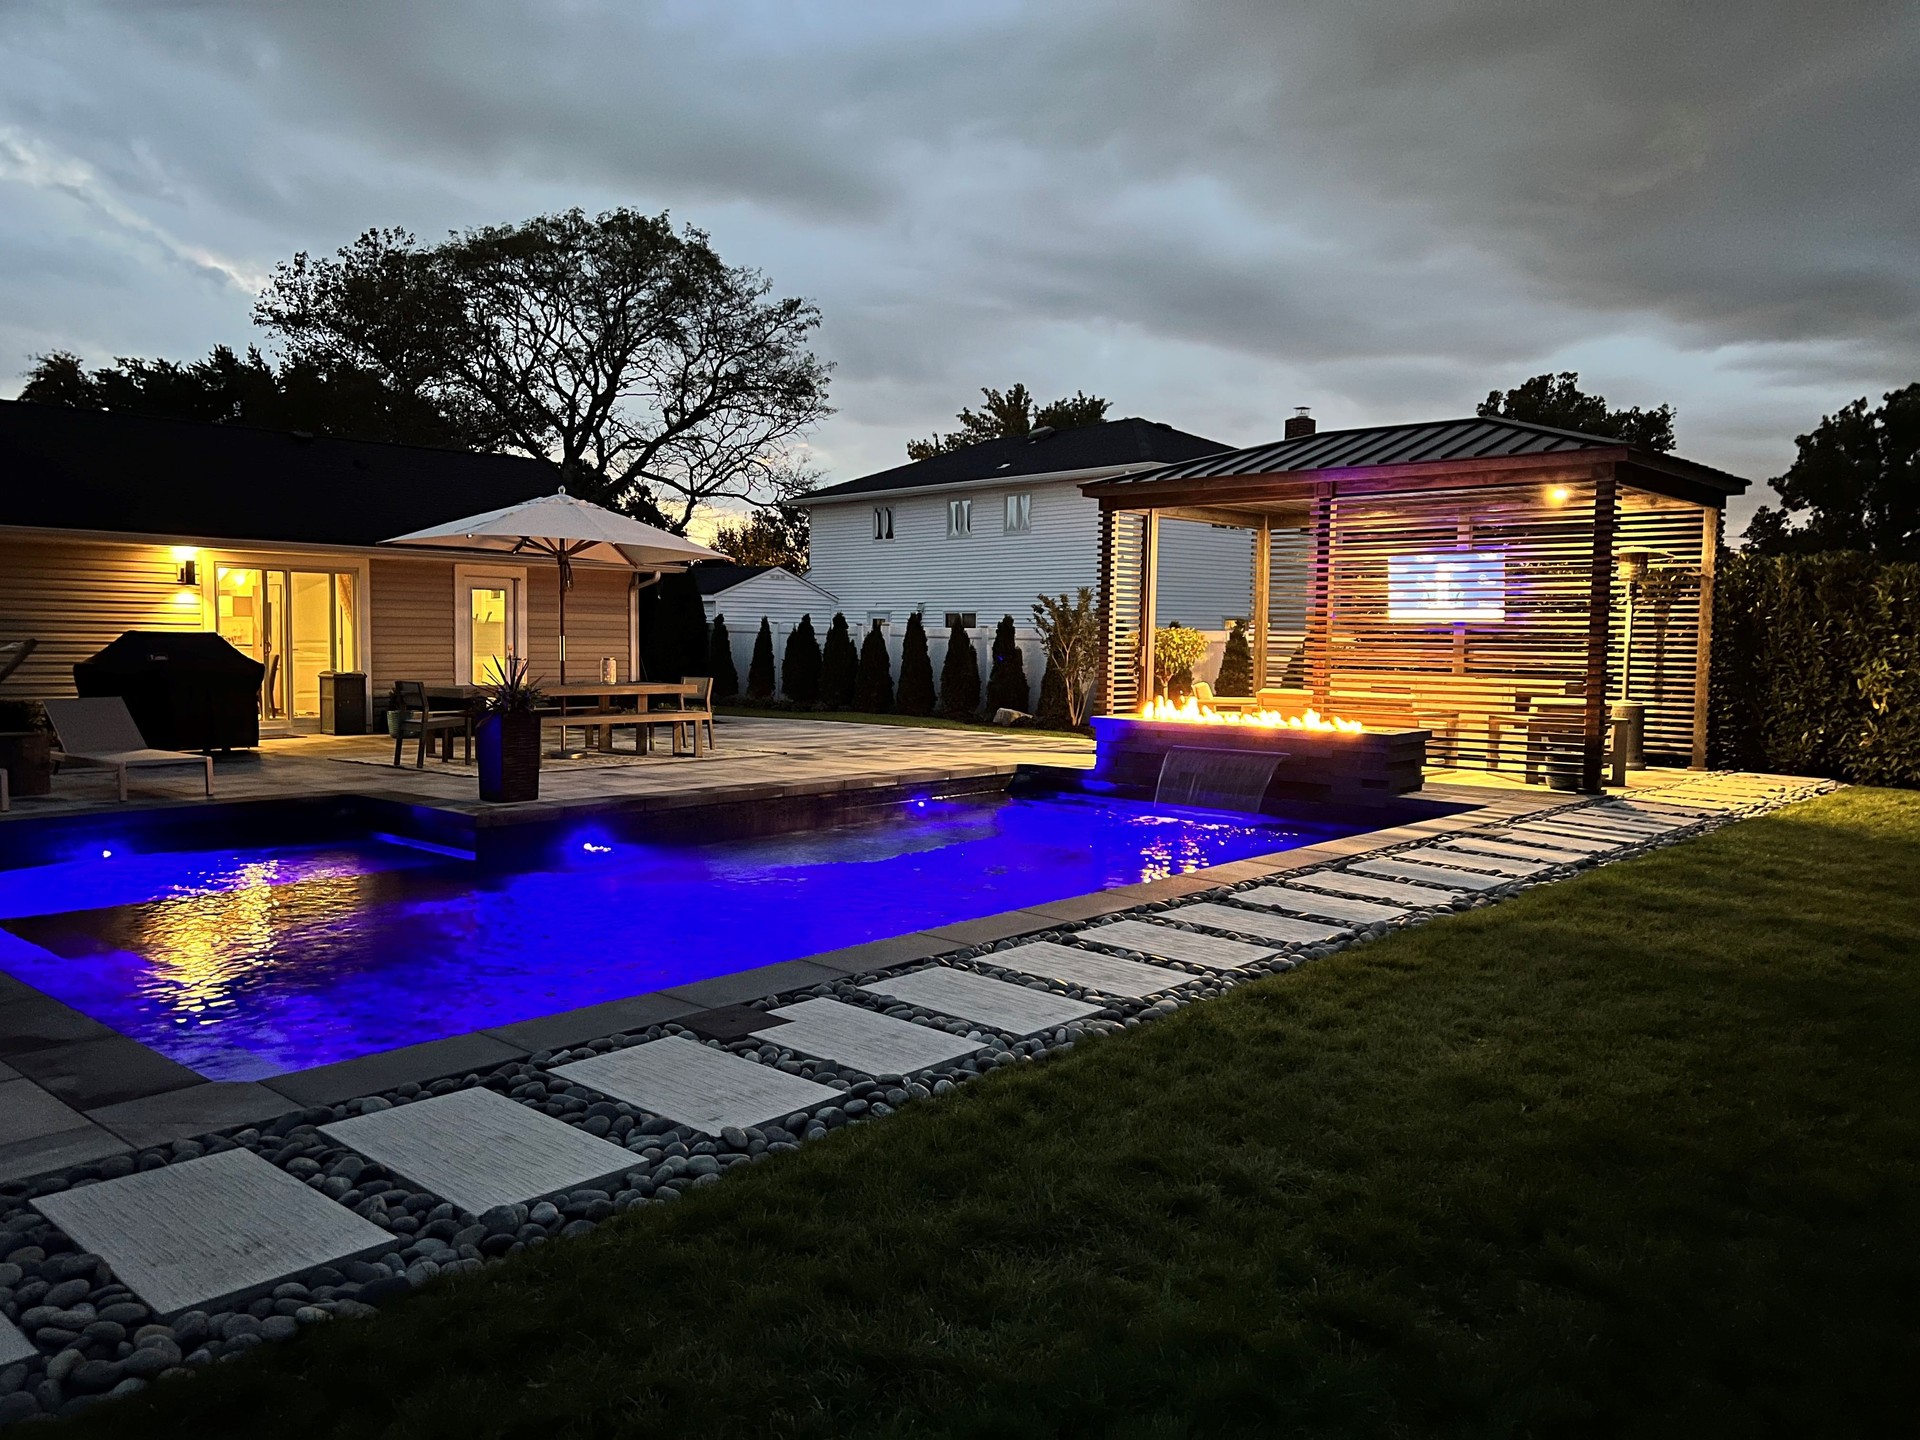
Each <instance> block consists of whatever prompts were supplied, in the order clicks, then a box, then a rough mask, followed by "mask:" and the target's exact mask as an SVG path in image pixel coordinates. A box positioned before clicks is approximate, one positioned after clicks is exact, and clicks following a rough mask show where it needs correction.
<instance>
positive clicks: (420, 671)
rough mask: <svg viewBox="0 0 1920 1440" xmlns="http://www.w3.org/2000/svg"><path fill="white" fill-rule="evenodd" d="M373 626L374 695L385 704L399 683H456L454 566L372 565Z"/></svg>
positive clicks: (447, 563)
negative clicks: (391, 690)
mask: <svg viewBox="0 0 1920 1440" xmlns="http://www.w3.org/2000/svg"><path fill="white" fill-rule="evenodd" d="M369 571H370V578H371V580H372V589H373V596H372V603H371V604H370V605H369V607H368V609H367V619H368V621H369V623H370V624H371V626H372V633H373V654H372V656H371V661H372V666H373V670H372V676H371V678H370V680H369V681H368V684H369V687H370V693H371V695H373V696H374V697H378V698H382V699H384V697H385V695H386V693H387V691H389V690H390V689H392V688H393V682H394V681H396V680H424V681H426V682H427V683H429V684H433V685H448V684H453V683H456V682H458V681H460V680H462V679H464V678H465V677H464V676H461V675H458V674H456V673H455V671H456V670H457V669H458V668H459V667H458V664H457V662H456V661H455V659H454V654H453V647H454V636H453V562H452V561H450V560H442V559H421V560H386V559H375V560H373V561H372V562H370V566H369Z"/></svg>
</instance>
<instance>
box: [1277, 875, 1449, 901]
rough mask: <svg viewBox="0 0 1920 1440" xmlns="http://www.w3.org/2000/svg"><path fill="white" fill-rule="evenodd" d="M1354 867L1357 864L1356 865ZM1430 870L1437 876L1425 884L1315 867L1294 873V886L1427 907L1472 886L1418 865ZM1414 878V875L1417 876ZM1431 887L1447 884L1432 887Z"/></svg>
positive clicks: (1447, 899)
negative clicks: (1306, 871) (1304, 871)
mask: <svg viewBox="0 0 1920 1440" xmlns="http://www.w3.org/2000/svg"><path fill="white" fill-rule="evenodd" d="M1355 868H1357V867H1355ZM1418 868H1424V869H1428V870H1430V871H1431V873H1432V874H1433V875H1434V876H1436V877H1439V878H1436V879H1434V880H1432V881H1430V882H1428V883H1427V884H1422V885H1409V884H1407V883H1406V882H1405V880H1404V879H1402V880H1382V879H1380V878H1379V875H1378V873H1377V872H1376V873H1375V874H1371V875H1368V874H1360V875H1356V874H1354V873H1353V870H1351V869H1349V870H1317V871H1315V872H1314V873H1312V874H1310V875H1296V876H1294V877H1293V881H1292V883H1293V884H1295V885H1311V886H1312V887H1313V888H1314V889H1316V890H1331V891H1333V892H1334V894H1336V895H1358V896H1359V897H1360V898H1361V899H1363V900H1392V901H1397V902H1398V903H1400V904H1402V905H1412V906H1415V907H1416V908H1418V909H1422V910H1430V909H1432V908H1433V907H1434V906H1436V905H1446V904H1449V903H1450V902H1451V901H1453V900H1454V899H1455V898H1456V897H1457V895H1458V893H1459V891H1461V890H1467V889H1471V888H1472V887H1471V886H1468V885H1461V884H1458V883H1456V882H1457V878H1458V877H1456V876H1452V875H1448V874H1446V872H1445V871H1441V870H1433V869H1432V867H1418ZM1416 878H1417V877H1416ZM1434 886H1442V887H1448V888H1443V889H1434V888H1432V887H1434Z"/></svg>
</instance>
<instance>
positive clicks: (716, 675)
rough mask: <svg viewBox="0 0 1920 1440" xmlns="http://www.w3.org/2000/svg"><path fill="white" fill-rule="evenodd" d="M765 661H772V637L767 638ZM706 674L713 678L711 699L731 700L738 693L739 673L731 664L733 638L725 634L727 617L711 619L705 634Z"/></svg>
mask: <svg viewBox="0 0 1920 1440" xmlns="http://www.w3.org/2000/svg"><path fill="white" fill-rule="evenodd" d="M767 659H768V660H772V659H773V637H772V636H771V635H769V636H768V637H767ZM707 673H708V674H709V675H711V676H713V698H714V699H716V700H731V699H733V697H734V696H736V695H738V694H739V693H740V671H739V670H738V669H737V668H736V667H735V666H734V663H733V637H732V636H731V635H729V634H727V617H726V616H724V615H716V616H714V617H713V628H712V629H711V630H709V631H708V632H707Z"/></svg>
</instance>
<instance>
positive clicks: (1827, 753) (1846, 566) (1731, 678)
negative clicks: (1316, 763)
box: [1708, 553, 1920, 787]
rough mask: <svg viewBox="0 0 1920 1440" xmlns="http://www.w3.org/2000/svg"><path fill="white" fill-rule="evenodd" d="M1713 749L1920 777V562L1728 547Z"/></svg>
mask: <svg viewBox="0 0 1920 1440" xmlns="http://www.w3.org/2000/svg"><path fill="white" fill-rule="evenodd" d="M1709 705H1710V728H1709V731H1708V737H1709V738H1708V757H1709V760H1710V762H1711V763H1712V764H1713V765H1714V766H1716V767H1721V768H1728V769H1738V770H1763V771H1773V772H1777V773H1786V774H1794V775H1824V776H1828V777H1830V778H1832V779H1835V780H1854V781H1859V782H1861V783H1863V784H1871V785H1902V786H1908V787H1920V565H1916V564H1912V563H1900V564H1883V563H1880V562H1877V561H1875V560H1873V559H1871V558H1870V557H1868V556H1865V555H1859V554H1853V553H1836V554H1826V555H1797V556H1796V555H1782V556H1773V555H1750V554H1723V555H1722V557H1721V560H1720V565H1719V570H1718V573H1717V575H1716V576H1715V580H1714V595H1713V672H1712V685H1711V691H1710V695H1709Z"/></svg>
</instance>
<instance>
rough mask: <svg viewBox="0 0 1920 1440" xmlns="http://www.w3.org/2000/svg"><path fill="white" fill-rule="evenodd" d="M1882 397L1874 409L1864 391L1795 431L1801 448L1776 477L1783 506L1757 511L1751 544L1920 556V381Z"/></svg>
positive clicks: (1780, 549) (1765, 550)
mask: <svg viewBox="0 0 1920 1440" xmlns="http://www.w3.org/2000/svg"><path fill="white" fill-rule="evenodd" d="M1880 398H1881V402H1882V403H1881V405H1880V408H1879V409H1877V410H1869V409H1868V408H1867V399H1866V397H1865V396H1864V395H1863V396H1861V397H1860V398H1859V399H1858V400H1856V401H1854V402H1853V403H1852V404H1851V405H1846V406H1843V407H1842V408H1841V409H1840V410H1839V411H1837V412H1836V413H1834V414H1832V415H1823V416H1821V417H1820V424H1819V425H1818V426H1816V427H1815V428H1814V430H1813V432H1812V433H1811V434H1807V435H1796V436H1795V437H1794V442H1795V443H1796V444H1797V445H1798V446H1799V451H1800V453H1799V454H1798V455H1797V456H1796V457H1795V459H1794V462H1793V464H1792V465H1791V466H1790V467H1789V468H1788V470H1787V473H1786V474H1784V475H1782V476H1781V477H1780V478H1779V479H1777V480H1775V481H1774V482H1773V488H1774V489H1775V490H1777V491H1778V492H1779V493H1780V508H1778V509H1774V508H1772V507H1770V506H1766V505H1763V506H1761V507H1760V509H1759V510H1757V511H1755V512H1754V516H1753V520H1752V521H1751V523H1749V524H1748V526H1747V535H1746V538H1747V545H1748V548H1750V549H1753V550H1757V551H1759V552H1761V553H1762V554H1768V555H1786V554H1810V553H1814V552H1818V551H1823V550H1859V551H1862V552H1864V553H1865V554H1868V555H1871V556H1872V557H1873V558H1874V559H1876V560H1920V382H1916V383H1914V384H1912V385H1908V386H1906V387H1905V388H1904V389H1900V390H1889V391H1888V392H1887V393H1886V394H1885V395H1883V396H1881V397H1880ZM1794 517H1804V518H1802V519H1800V521H1799V523H1798V524H1796V523H1794Z"/></svg>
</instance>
